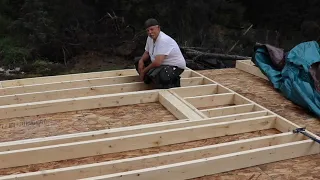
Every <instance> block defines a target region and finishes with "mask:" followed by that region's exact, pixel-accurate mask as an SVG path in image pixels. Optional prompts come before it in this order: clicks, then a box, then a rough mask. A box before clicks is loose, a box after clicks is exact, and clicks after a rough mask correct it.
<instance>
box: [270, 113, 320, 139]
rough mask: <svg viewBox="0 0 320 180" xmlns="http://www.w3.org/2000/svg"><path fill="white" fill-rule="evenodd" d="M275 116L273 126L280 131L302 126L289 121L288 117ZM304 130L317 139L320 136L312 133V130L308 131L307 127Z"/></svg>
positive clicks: (290, 130)
mask: <svg viewBox="0 0 320 180" xmlns="http://www.w3.org/2000/svg"><path fill="white" fill-rule="evenodd" d="M268 114H270V113H268ZM273 114H275V113H273ZM275 115H276V114H275ZM276 117H277V118H276V124H275V128H276V129H277V130H278V131H280V132H292V131H293V130H294V129H297V128H302V127H300V126H298V125H297V124H294V123H293V122H291V121H289V120H288V119H285V118H284V117H281V116H279V115H276ZM305 132H306V133H308V134H310V135H312V136H313V137H315V138H317V139H320V136H318V135H316V134H314V133H313V132H310V131H309V130H308V127H306V130H305Z"/></svg>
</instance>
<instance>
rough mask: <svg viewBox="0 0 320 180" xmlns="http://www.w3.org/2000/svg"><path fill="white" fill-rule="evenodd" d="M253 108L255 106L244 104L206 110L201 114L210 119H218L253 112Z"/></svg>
mask: <svg viewBox="0 0 320 180" xmlns="http://www.w3.org/2000/svg"><path fill="white" fill-rule="evenodd" d="M253 108H254V104H242V105H236V106H228V107H220V108H212V109H205V110H201V112H203V113H204V114H205V115H207V116H208V117H216V116H225V115H230V114H239V113H247V112H252V111H253Z"/></svg>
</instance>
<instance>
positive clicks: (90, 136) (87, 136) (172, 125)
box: [0, 111, 276, 152]
mask: <svg viewBox="0 0 320 180" xmlns="http://www.w3.org/2000/svg"><path fill="white" fill-rule="evenodd" d="M266 117H269V118H272V117H276V116H275V115H269V116H268V115H267V112H266V111H260V112H253V113H240V114H237V115H228V116H219V117H214V118H207V119H197V120H192V121H190V120H189V119H184V120H176V121H169V122H161V123H153V124H143V125H136V126H129V127H121V128H113V129H105V130H100V131H90V132H83V133H74V134H68V135H60V136H50V137H44V138H35V139H27V140H18V141H10V142H2V143H0V152H1V151H12V150H19V149H27V148H35V147H41V146H51V145H58V144H65V143H72V142H80V141H89V140H95V139H104V138H111V137H118V136H127V135H133V134H142V133H147V132H153V131H163V130H169V129H177V128H185V127H191V126H198V125H205V124H212V123H221V122H229V121H236V120H244V119H247V120H250V119H260V118H266Z"/></svg>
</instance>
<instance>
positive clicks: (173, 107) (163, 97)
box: [159, 91, 202, 120]
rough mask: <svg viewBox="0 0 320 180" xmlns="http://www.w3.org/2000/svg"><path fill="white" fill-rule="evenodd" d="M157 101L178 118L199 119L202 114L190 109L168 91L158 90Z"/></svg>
mask: <svg viewBox="0 0 320 180" xmlns="http://www.w3.org/2000/svg"><path fill="white" fill-rule="evenodd" d="M159 102H160V103H161V104H162V105H163V106H164V107H166V109H167V110H168V111H170V112H171V113H172V114H173V115H174V116H175V117H177V118H178V119H190V120H193V119H201V118H202V116H201V115H199V114H197V112H196V111H193V110H192V109H190V108H189V107H188V106H187V105H185V104H184V103H183V102H181V101H180V100H179V99H178V98H176V97H175V96H174V95H172V94H171V93H170V92H169V91H160V92H159Z"/></svg>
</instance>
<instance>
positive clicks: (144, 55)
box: [138, 51, 150, 74]
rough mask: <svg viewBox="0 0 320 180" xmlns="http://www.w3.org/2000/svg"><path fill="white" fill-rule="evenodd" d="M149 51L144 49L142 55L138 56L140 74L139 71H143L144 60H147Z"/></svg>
mask: <svg viewBox="0 0 320 180" xmlns="http://www.w3.org/2000/svg"><path fill="white" fill-rule="evenodd" d="M149 57H150V56H149V52H148V51H145V52H144V53H143V55H142V57H141V58H140V60H139V65H138V71H139V73H140V74H141V72H142V71H143V69H144V62H145V61H147V60H148V59H149Z"/></svg>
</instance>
